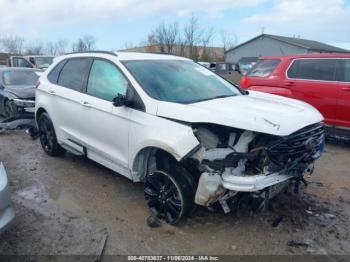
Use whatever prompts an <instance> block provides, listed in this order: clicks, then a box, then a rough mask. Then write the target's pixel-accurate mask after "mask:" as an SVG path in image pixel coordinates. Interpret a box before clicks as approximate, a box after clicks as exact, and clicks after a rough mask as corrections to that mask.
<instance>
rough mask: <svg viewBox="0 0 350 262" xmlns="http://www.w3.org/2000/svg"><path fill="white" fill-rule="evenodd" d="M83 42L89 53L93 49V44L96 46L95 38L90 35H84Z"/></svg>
mask: <svg viewBox="0 0 350 262" xmlns="http://www.w3.org/2000/svg"><path fill="white" fill-rule="evenodd" d="M82 40H83V42H84V43H85V46H86V49H87V50H86V51H91V50H93V49H95V44H96V38H95V37H94V36H92V35H84V36H83V38H82Z"/></svg>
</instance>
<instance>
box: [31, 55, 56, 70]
mask: <svg viewBox="0 0 350 262" xmlns="http://www.w3.org/2000/svg"><path fill="white" fill-rule="evenodd" d="M52 62H53V57H51V56H48V57H36V58H35V65H36V67H38V68H48V67H49V66H50V65H51V64H52Z"/></svg>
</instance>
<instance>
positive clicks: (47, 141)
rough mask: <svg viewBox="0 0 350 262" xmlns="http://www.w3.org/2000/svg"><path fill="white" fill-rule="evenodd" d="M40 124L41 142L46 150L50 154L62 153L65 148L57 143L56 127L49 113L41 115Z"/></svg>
mask: <svg viewBox="0 0 350 262" xmlns="http://www.w3.org/2000/svg"><path fill="white" fill-rule="evenodd" d="M38 125H39V137H40V143H41V146H42V148H43V149H44V151H45V152H46V153H47V154H49V155H50V156H58V155H62V154H63V153H64V151H65V150H64V149H63V148H62V147H61V146H60V145H59V144H58V143H57V138H56V133H55V129H54V126H53V124H52V122H51V119H50V117H49V115H48V114H47V113H43V114H41V115H40V118H39V123H38Z"/></svg>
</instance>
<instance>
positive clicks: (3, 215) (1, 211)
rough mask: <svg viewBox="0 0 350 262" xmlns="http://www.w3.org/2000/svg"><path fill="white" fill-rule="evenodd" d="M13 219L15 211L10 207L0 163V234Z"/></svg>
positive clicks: (5, 179) (3, 170)
mask: <svg viewBox="0 0 350 262" xmlns="http://www.w3.org/2000/svg"><path fill="white" fill-rule="evenodd" d="M14 218H15V211H14V209H13V207H12V206H11V198H10V191H9V187H8V181H7V175H6V170H5V167H4V165H3V164H2V163H1V162H0V234H1V233H2V232H4V231H5V230H6V229H7V228H8V227H9V225H10V224H11V222H12V221H13V219H14Z"/></svg>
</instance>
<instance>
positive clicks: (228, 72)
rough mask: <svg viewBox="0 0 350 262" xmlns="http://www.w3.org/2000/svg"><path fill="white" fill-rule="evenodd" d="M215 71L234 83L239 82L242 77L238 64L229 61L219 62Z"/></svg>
mask: <svg viewBox="0 0 350 262" xmlns="http://www.w3.org/2000/svg"><path fill="white" fill-rule="evenodd" d="M214 72H215V73H216V74H218V75H220V76H221V77H223V78H225V79H226V80H227V81H229V82H231V83H232V84H239V81H240V79H241V77H242V74H241V72H240V70H239V66H238V64H232V63H227V62H217V63H216V66H215V69H214Z"/></svg>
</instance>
